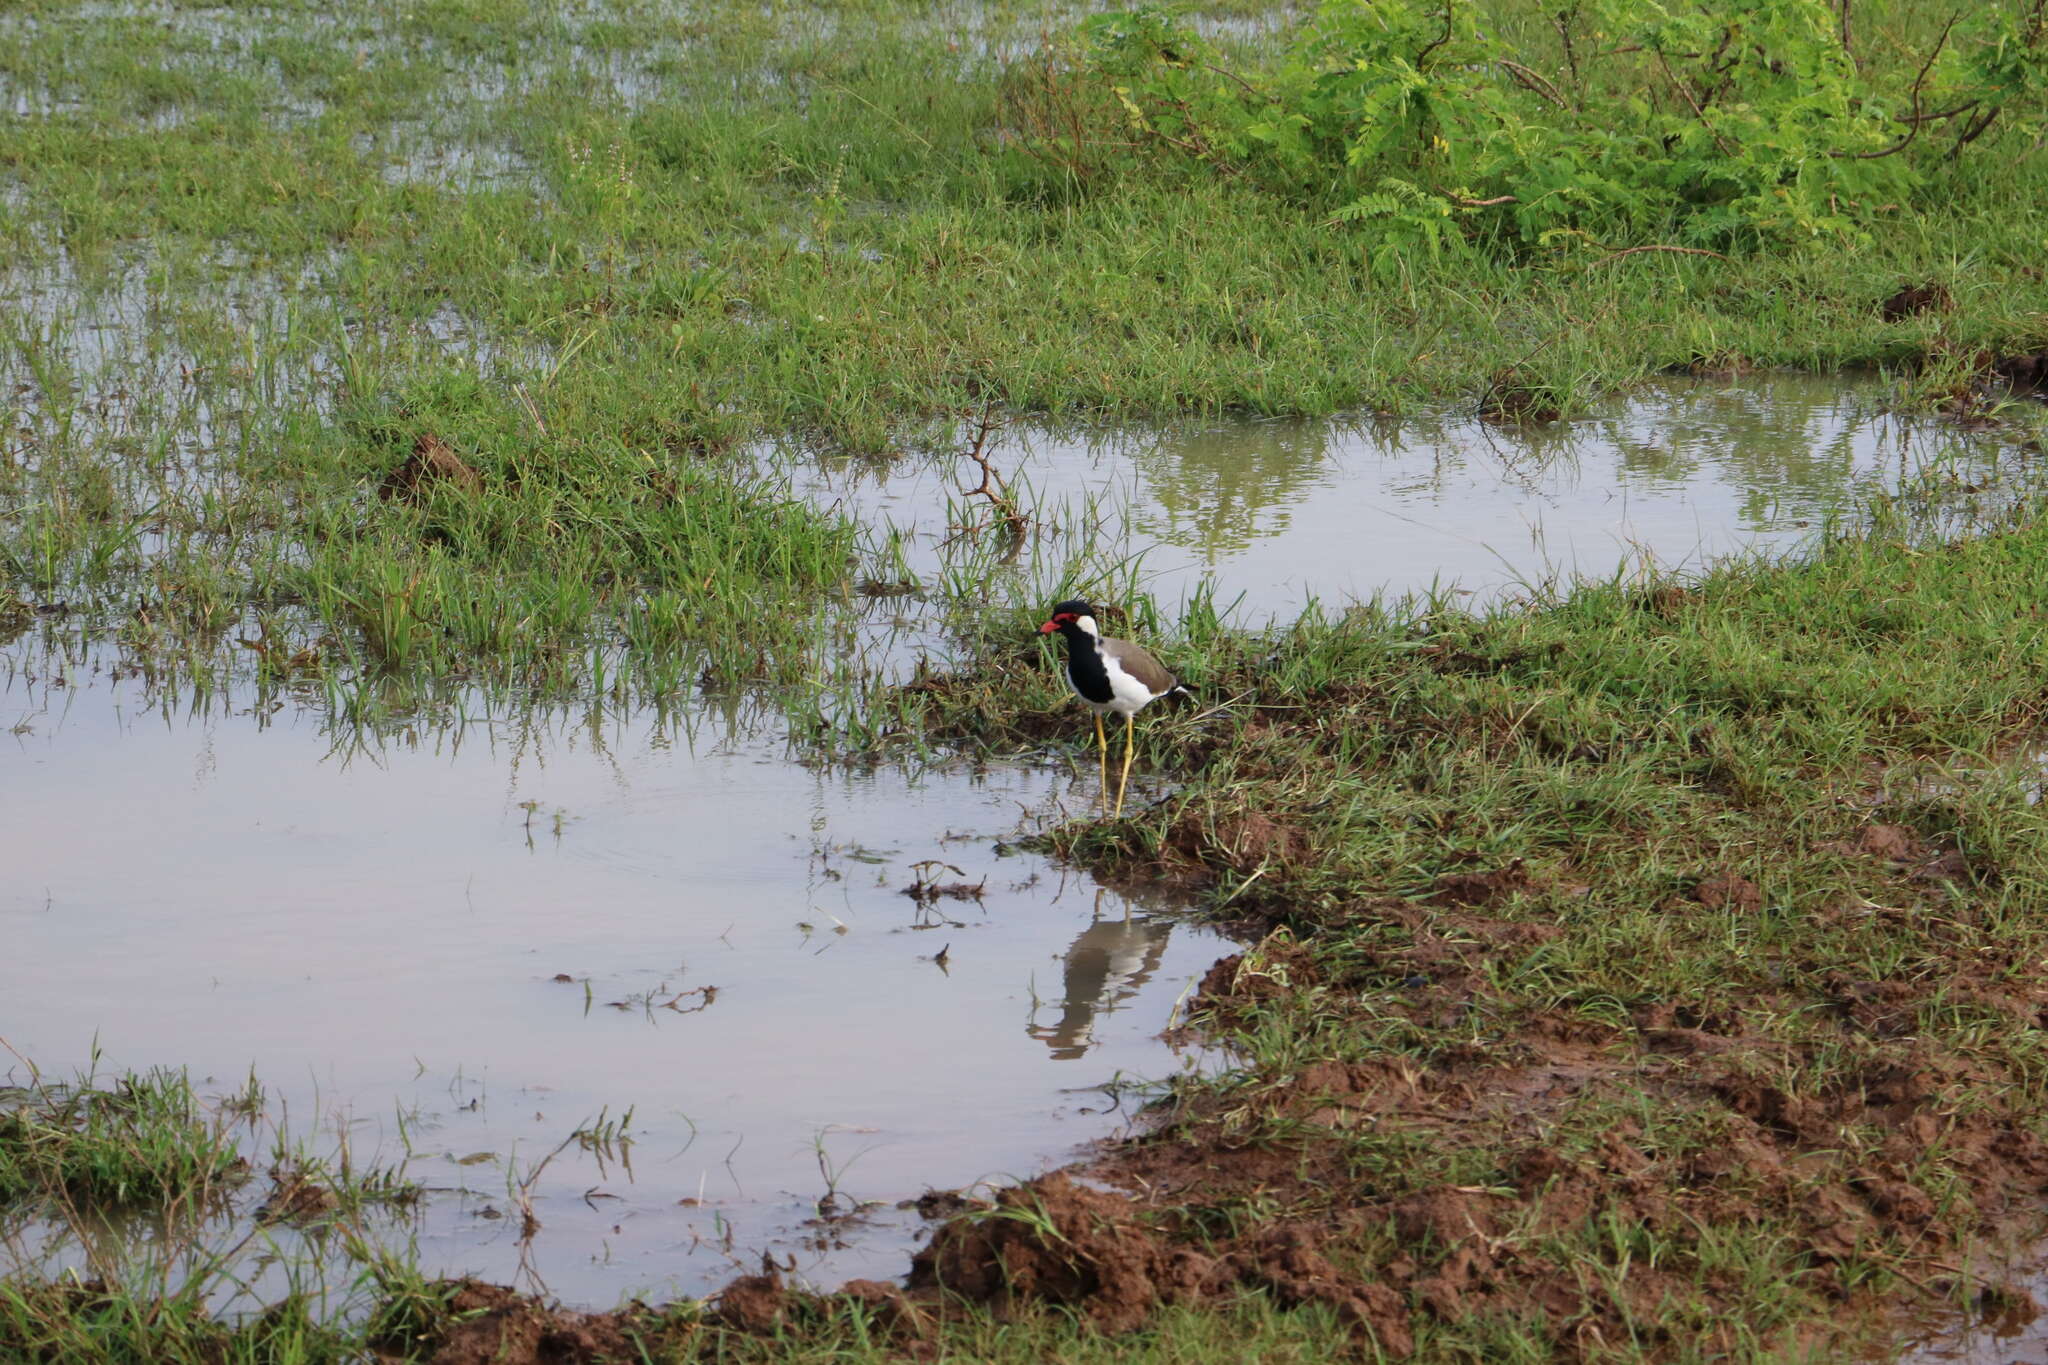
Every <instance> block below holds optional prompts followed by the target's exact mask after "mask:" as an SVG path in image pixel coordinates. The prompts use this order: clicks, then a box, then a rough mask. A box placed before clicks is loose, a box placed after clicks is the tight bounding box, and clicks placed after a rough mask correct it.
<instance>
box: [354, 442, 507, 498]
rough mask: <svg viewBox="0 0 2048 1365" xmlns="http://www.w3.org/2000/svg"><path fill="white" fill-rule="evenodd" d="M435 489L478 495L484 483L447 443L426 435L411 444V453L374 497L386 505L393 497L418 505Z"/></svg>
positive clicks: (385, 480)
mask: <svg viewBox="0 0 2048 1365" xmlns="http://www.w3.org/2000/svg"><path fill="white" fill-rule="evenodd" d="M437 487H446V488H453V489H455V490H457V491H458V492H462V493H471V494H474V493H481V492H483V491H484V480H483V476H482V475H481V474H479V473H477V472H476V471H475V470H474V469H472V468H470V467H469V465H467V464H466V463H464V462H463V459H462V457H461V456H460V455H457V454H456V453H455V452H454V451H453V450H452V449H450V448H449V446H448V443H447V442H446V441H443V440H442V439H441V438H440V437H438V436H436V435H434V434H433V433H432V432H427V433H425V434H424V435H422V436H421V437H420V438H419V440H417V441H415V442H414V443H413V447H412V454H410V455H408V456H406V457H405V461H404V463H402V464H400V465H399V466H398V467H397V468H396V469H394V470H392V471H391V472H390V473H389V474H387V475H386V476H385V477H384V482H383V483H382V484H380V485H379V486H378V488H377V496H378V497H380V498H383V499H384V500H386V501H387V502H388V501H390V500H391V499H393V498H397V499H399V500H401V501H404V502H419V501H421V500H422V499H424V498H425V497H426V496H427V494H428V493H429V492H430V491H431V490H433V489H435V488H437Z"/></svg>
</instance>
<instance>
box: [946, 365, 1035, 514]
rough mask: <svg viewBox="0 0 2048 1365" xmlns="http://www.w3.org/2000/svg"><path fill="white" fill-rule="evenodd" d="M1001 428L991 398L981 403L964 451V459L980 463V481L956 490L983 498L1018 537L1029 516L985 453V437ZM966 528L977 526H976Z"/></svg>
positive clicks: (964, 494) (970, 496)
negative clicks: (967, 445) (970, 436)
mask: <svg viewBox="0 0 2048 1365" xmlns="http://www.w3.org/2000/svg"><path fill="white" fill-rule="evenodd" d="M1002 429H1003V420H1002V419H1001V418H1000V417H998V416H996V404H995V399H993V398H990V399H988V400H987V401H986V402H984V403H983V404H982V407H981V416H980V417H977V418H976V419H975V422H974V444H973V445H971V446H969V447H968V448H967V450H966V451H965V452H964V453H965V454H966V456H967V458H968V459H970V460H972V461H974V463H975V464H977V465H979V466H981V482H980V483H978V484H976V485H975V486H974V487H972V488H963V489H961V490H960V494H961V496H962V497H968V498H987V499H988V502H989V506H991V507H993V508H994V509H995V513H996V517H997V519H998V520H1000V521H1001V522H1002V524H1003V526H1004V528H1005V529H1007V530H1008V531H1009V533H1010V534H1011V535H1012V536H1016V537H1019V538H1021V537H1022V536H1023V534H1024V531H1025V529H1026V528H1027V527H1029V526H1030V524H1031V518H1030V517H1029V516H1028V515H1026V513H1025V512H1024V510H1023V509H1022V508H1020V507H1018V506H1017V502H1016V499H1014V498H1012V497H1011V496H1010V486H1009V484H1008V483H1006V482H1004V480H1003V476H1002V472H1001V471H1000V470H998V469H997V468H996V467H995V462H994V460H993V459H991V458H990V456H989V453H988V438H989V437H991V436H993V435H995V433H997V432H998V431H1001V430H1002ZM968 529H977V530H978V529H979V528H978V527H973V528H968Z"/></svg>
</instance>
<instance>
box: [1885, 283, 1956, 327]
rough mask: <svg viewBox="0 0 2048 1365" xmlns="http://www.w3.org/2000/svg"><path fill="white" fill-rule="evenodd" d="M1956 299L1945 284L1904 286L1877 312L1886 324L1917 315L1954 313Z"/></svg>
mask: <svg viewBox="0 0 2048 1365" xmlns="http://www.w3.org/2000/svg"><path fill="white" fill-rule="evenodd" d="M1955 307H1956V298H1955V295H1954V294H1951V293H1950V292H1949V289H1948V286H1947V285H1945V284H1936V283H1930V284H1902V285H1900V286H1899V288H1898V292H1897V293H1895V294H1893V295H1892V296H1891V297H1889V298H1887V299H1886V300H1885V301H1884V302H1882V303H1880V304H1878V306H1877V311H1878V313H1879V315H1880V316H1882V317H1883V318H1884V320H1885V321H1886V322H1897V321H1899V320H1900V319H1902V318H1909V317H1912V316H1914V315H1915V314H1917V313H1952V312H1954V311H1955Z"/></svg>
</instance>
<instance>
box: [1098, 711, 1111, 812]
mask: <svg viewBox="0 0 2048 1365" xmlns="http://www.w3.org/2000/svg"><path fill="white" fill-rule="evenodd" d="M1095 752H1096V754H1097V755H1099V756H1100V758H1101V762H1102V786H1101V787H1100V788H1099V789H1098V790H1099V791H1100V792H1101V801H1102V808H1103V809H1104V810H1108V809H1109V736H1108V735H1105V734H1104V733H1102V713H1101V712H1100V711H1097V712H1096V713H1095Z"/></svg>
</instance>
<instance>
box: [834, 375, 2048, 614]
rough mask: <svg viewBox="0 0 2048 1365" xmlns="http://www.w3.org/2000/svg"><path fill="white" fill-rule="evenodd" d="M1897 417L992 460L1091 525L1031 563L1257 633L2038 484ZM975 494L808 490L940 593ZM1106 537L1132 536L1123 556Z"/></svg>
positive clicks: (1744, 408)
mask: <svg viewBox="0 0 2048 1365" xmlns="http://www.w3.org/2000/svg"><path fill="white" fill-rule="evenodd" d="M1888 397H1889V393H1888V390H1887V388H1886V386H1885V385H1884V384H1883V383H1881V382H1879V381H1876V380H1866V381H1863V382H1853V381H1852V382H1846V383H1845V382H1843V381H1842V380H1840V379H1820V378H1812V377H1806V376H1797V375H1752V376H1745V377H1743V378H1741V379H1738V380H1732V381H1731V380H1675V381H1670V382H1666V383H1662V384H1657V385H1652V386H1650V387H1647V388H1644V389H1641V390H1638V391H1636V392H1634V393H1632V394H1630V395H1628V396H1626V397H1623V398H1619V399H1615V400H1613V401H1611V402H1609V403H1608V404H1606V405H1605V406H1604V407H1603V408H1602V409H1600V410H1599V411H1596V412H1595V413H1594V415H1592V416H1590V417H1587V418H1584V419H1582V420H1576V421H1570V422H1560V423H1554V424H1550V425H1547V426H1542V427H1535V428H1528V429H1522V430H1517V429H1512V428H1504V427H1500V426H1495V425H1492V424H1489V423H1486V422H1482V421H1479V420H1478V419H1477V418H1476V417H1472V416H1469V415H1459V414H1452V415H1448V416H1444V417H1440V418H1436V419H1423V420H1419V421H1411V422H1402V423H1399V424H1395V423H1391V422H1376V421H1368V422H1363V423H1358V424H1351V425H1346V424H1342V423H1303V422H1288V421H1247V420H1234V421H1225V422H1216V423H1210V424H1204V425H1193V426H1187V427H1181V428H1174V429H1167V430H1151V431H1108V432H1102V431H1096V432H1089V433H1081V434H1063V433H1059V432H1054V431H1050V430H1046V429H1043V428H1034V427H1016V428H1012V429H1011V430H1010V431H1008V432H1005V433H1003V434H1002V435H1001V436H1000V437H998V438H997V440H996V442H995V443H994V445H993V446H992V454H993V460H992V463H993V464H994V465H995V466H996V467H997V468H998V469H999V470H1000V471H1001V472H1002V473H1004V474H1005V475H1006V476H1008V477H1009V479H1010V480H1011V482H1012V484H1013V486H1014V487H1015V488H1016V489H1017V491H1018V496H1019V499H1020V501H1021V502H1022V503H1023V505H1025V506H1026V507H1028V508H1030V509H1032V510H1034V511H1037V512H1039V513H1040V514H1041V515H1042V516H1043V517H1044V519H1045V520H1046V521H1047V522H1048V523H1052V524H1057V525H1063V526H1073V527H1075V528H1077V529H1076V530H1075V531H1074V532H1073V533H1072V534H1071V535H1069V536H1066V537H1065V538H1064V539H1062V538H1061V537H1058V536H1055V537H1052V538H1051V541H1050V543H1042V544H1040V545H1037V546H1035V547H1034V553H1036V554H1039V555H1041V556H1044V557H1049V558H1051V559H1053V560H1058V559H1059V558H1060V557H1061V555H1063V554H1072V553H1076V552H1079V551H1081V550H1084V549H1093V550H1095V551H1096V552H1097V553H1096V562H1097V563H1098V565H1099V564H1101V563H1103V562H1106V561H1108V560H1112V559H1114V558H1117V557H1120V556H1128V555H1137V556H1141V557H1142V558H1141V560H1140V571H1141V575H1142V577H1143V580H1144V583H1145V586H1146V588H1147V590H1149V591H1150V592H1152V593H1153V594H1155V595H1156V596H1158V597H1159V598H1160V599H1162V600H1163V601H1165V602H1168V603H1171V602H1173V601H1175V600H1177V599H1180V598H1184V597H1186V596H1187V595H1188V594H1189V593H1191V592H1192V591H1193V590H1194V588H1195V587H1196V585H1197V584H1199V583H1201V582H1202V581H1203V580H1204V579H1205V578H1212V579H1213V581H1214V582H1215V584H1216V587H1217V596H1218V600H1219V601H1220V602H1223V603H1226V604H1227V603H1231V602H1233V601H1234V602H1236V603H1237V604H1238V607H1239V610H1240V613H1241V614H1242V615H1243V616H1244V617H1246V618H1249V619H1256V618H1259V617H1264V616H1270V615H1291V614H1292V613H1294V612H1295V611H1297V610H1299V609H1300V608H1301V606H1302V605H1303V604H1304V603H1305V602H1307V601H1308V600H1310V599H1311V598H1314V599H1319V600H1320V601H1322V602H1324V603H1325V604H1333V603H1342V602H1344V601H1346V600H1364V599H1368V598H1371V597H1372V596H1374V595H1375V594H1384V595H1389V596H1398V595H1400V594H1403V593H1411V592H1427V591H1430V590H1432V589H1442V590H1446V591H1450V592H1453V593H1455V594H1456V595H1457V596H1458V598H1459V599H1460V600H1463V601H1466V602H1468V603H1476V602H1480V601H1484V600H1486V599H1488V598H1496V597H1514V596H1518V595H1527V594H1531V593H1534V592H1537V591H1540V590H1543V589H1546V588H1549V587H1553V586H1559V585H1563V584H1566V583H1569V582H1570V581H1571V580H1573V579H1574V578H1579V577H1593V578H1604V577H1608V576H1611V575H1613V574H1615V573H1616V572H1628V571H1632V570H1634V569H1636V568H1639V567H1640V566H1642V565H1643V564H1645V563H1647V562H1654V563H1656V564H1658V565H1661V566H1664V567H1666V568H1669V569H1677V570H1686V569H1692V568H1697V567H1699V566H1701V565H1703V564H1705V563H1706V562H1708V561H1710V560H1712V559H1714V558H1716V557H1718V556H1724V555H1728V554H1734V553H1740V552H1749V551H1763V552H1782V551H1785V550H1790V549H1795V548H1797V547H1798V546H1800V545H1802V544H1805V543H1807V542H1808V541H1809V540H1810V539H1811V537H1812V536H1813V535H1814V534H1815V527H1816V526H1817V525H1818V524H1819V523H1821V522H1822V521H1823V520H1824V519H1825V518H1827V517H1828V516H1830V515H1831V514H1834V513H1849V512H1853V511H1855V510H1856V509H1858V508H1860V507H1862V506H1863V505H1864V504H1865V503H1866V502H1867V500H1868V499H1870V498H1872V497H1874V496H1876V495H1879V494H1883V493H1893V494H1901V495H1904V496H1906V497H1907V498H1909V499H1910V500H1912V501H1913V502H1915V503H1916V504H1917V505H1918V506H1919V507H1920V509H1921V510H1922V511H1923V512H1924V513H1926V514H1928V515H1935V516H1952V517H1957V518H1964V519H1966V518H1967V517H1968V516H1969V515H1970V513H1971V512H1972V510H1973V508H1974V507H1975V506H1976V505H1978V504H1980V503H1982V502H1983V501H1984V500H1986V499H1988V498H1996V497H2000V496H2007V495H2008V494H2007V493H2006V492H2004V491H2003V490H2005V488H2006V483H2005V480H2006V476H2007V475H2008V474H2009V473H2010V472H2012V471H2014V470H2016V469H2017V468H2018V467H2019V466H2020V465H2021V464H2022V462H2021V461H2019V460H2017V459H2016V458H2015V457H2014V456H2013V455H2012V454H2011V452H2009V451H2008V452H2001V451H2000V449H1999V448H1998V447H1997V446H1996V445H1995V444H1993V443H1990V442H1987V441H1986V440H1984V439H1983V438H1980V437H1975V436H1971V435H1969V434H1967V433H1963V432H1960V431H1958V430H1957V429H1955V428H1954V427H1953V426H1947V425H1943V424H1940V423H1934V422H1928V421H1924V420H1908V419H1902V418H1899V417H1896V416H1892V415H1889V414H1888V413H1887V412H1886V411H1885V408H1886V404H1887V400H1888ZM978 478H979V471H978V470H975V469H974V468H973V466H971V465H969V464H967V462H965V461H964V460H961V459H959V458H958V457H956V456H947V455H940V456H936V457H911V456H905V457H900V458H898V459H895V460H890V461H872V460H842V461H839V462H836V463H833V464H830V465H827V466H825V467H823V468H822V469H818V470H816V471H815V472H813V473H812V474H810V475H809V479H808V483H807V487H806V491H807V493H808V495H809V496H810V497H811V498H813V499H814V500H815V501H818V502H820V503H826V504H838V505H842V506H845V507H847V508H849V509H851V510H853V511H855V512H856V513H857V514H858V515H859V516H861V517H862V518H863V519H864V520H868V521H871V522H874V523H878V524H880V523H888V524H893V525H894V526H895V527H897V528H898V529H899V530H900V531H901V532H903V544H904V546H905V550H906V558H907V560H908V562H909V564H910V566H911V569H912V571H913V572H914V573H916V574H918V575H919V576H921V577H926V578H929V577H931V576H933V575H935V574H936V573H937V572H938V571H939V570H940V568H941V567H942V566H943V565H944V564H945V563H946V561H947V558H948V556H949V555H955V554H958V553H959V546H960V544H961V542H960V541H958V540H954V541H952V542H951V544H948V538H949V537H950V536H951V535H952V533H953V532H954V531H955V530H956V529H957V528H958V527H959V526H960V525H962V524H963V523H966V522H969V521H971V520H974V519H976V518H978V517H981V516H984V515H985V508H976V507H968V506H966V505H964V504H963V503H961V502H959V501H958V500H957V494H958V490H959V489H960V488H961V487H962V486H972V485H973V484H974V483H975V482H976V481H977V479H978ZM1978 490H1981V491H1978ZM949 497H953V498H955V499H956V502H955V506H954V507H953V509H952V511H951V512H950V513H949V512H948V510H947V504H948V499H949ZM1105 525H1106V526H1112V527H1125V528H1127V530H1126V532H1125V533H1124V534H1122V535H1120V536H1117V537H1115V538H1113V540H1112V541H1111V542H1110V543H1108V544H1107V545H1105V544H1103V543H1101V536H1100V532H1099V530H1098V529H1097V528H1099V527H1100V526H1105Z"/></svg>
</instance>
